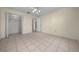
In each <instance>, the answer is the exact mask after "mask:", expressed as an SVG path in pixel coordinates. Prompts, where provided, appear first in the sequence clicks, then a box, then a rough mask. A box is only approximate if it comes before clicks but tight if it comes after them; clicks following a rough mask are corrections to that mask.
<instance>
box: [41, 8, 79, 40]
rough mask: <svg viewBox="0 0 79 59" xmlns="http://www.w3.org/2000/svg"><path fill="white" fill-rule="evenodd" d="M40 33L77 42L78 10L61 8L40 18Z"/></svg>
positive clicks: (78, 29)
mask: <svg viewBox="0 0 79 59" xmlns="http://www.w3.org/2000/svg"><path fill="white" fill-rule="evenodd" d="M41 31H42V32H45V33H49V34H54V35H58V36H64V37H67V38H71V39H77V40H79V8H62V9H60V10H56V11H55V12H53V11H52V12H51V13H49V14H46V15H44V16H42V17H41Z"/></svg>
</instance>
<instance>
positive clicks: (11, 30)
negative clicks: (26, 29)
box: [5, 13, 22, 37]
mask: <svg viewBox="0 0 79 59" xmlns="http://www.w3.org/2000/svg"><path fill="white" fill-rule="evenodd" d="M5 20H6V21H5V22H6V23H5V25H6V27H5V28H6V29H5V32H6V34H5V35H6V37H8V36H9V35H12V34H21V31H22V30H21V29H22V27H21V26H22V23H21V22H22V21H21V16H20V15H17V14H12V13H7V14H6V19H5Z"/></svg>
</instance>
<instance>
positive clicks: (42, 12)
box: [8, 7, 61, 15]
mask: <svg viewBox="0 0 79 59" xmlns="http://www.w3.org/2000/svg"><path fill="white" fill-rule="evenodd" d="M8 8H11V9H15V10H17V11H20V12H24V13H27V11H31V10H32V7H8ZM60 8H61V7H39V9H40V10H41V12H40V15H44V14H46V13H49V12H51V11H53V12H54V11H56V10H58V9H60Z"/></svg>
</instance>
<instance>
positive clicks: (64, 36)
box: [42, 32, 79, 42]
mask: <svg viewBox="0 0 79 59" xmlns="http://www.w3.org/2000/svg"><path fill="white" fill-rule="evenodd" d="M42 33H45V32H42ZM45 34H48V35H51V36H57V37H60V38H64V39H70V40H77V41H78V42H79V40H78V39H73V38H69V37H65V36H61V35H56V34H50V33H45Z"/></svg>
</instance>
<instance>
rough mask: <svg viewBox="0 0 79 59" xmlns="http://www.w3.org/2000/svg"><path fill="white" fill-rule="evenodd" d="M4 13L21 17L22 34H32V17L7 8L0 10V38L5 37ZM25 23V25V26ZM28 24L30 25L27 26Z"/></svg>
mask: <svg viewBox="0 0 79 59" xmlns="http://www.w3.org/2000/svg"><path fill="white" fill-rule="evenodd" d="M5 13H13V14H17V15H21V16H22V33H23V34H24V33H29V32H32V25H31V23H32V16H31V15H29V14H26V13H22V12H19V11H16V10H12V9H8V8H0V38H4V37H5ZM25 23H26V24H25ZM29 23H30V24H29Z"/></svg>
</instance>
